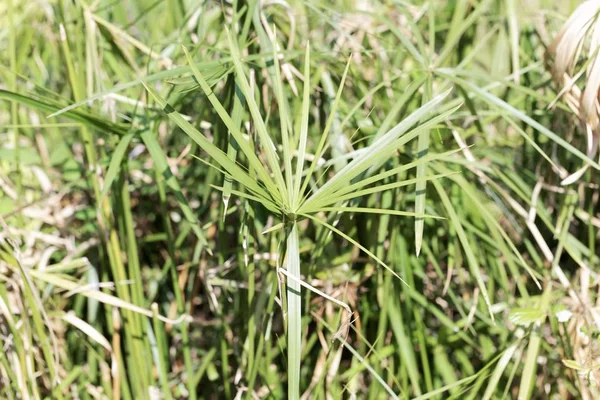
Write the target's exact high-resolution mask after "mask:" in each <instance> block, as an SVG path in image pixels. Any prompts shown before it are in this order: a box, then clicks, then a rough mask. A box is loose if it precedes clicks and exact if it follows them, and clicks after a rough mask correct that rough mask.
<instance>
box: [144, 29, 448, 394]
mask: <svg viewBox="0 0 600 400" xmlns="http://www.w3.org/2000/svg"><path fill="white" fill-rule="evenodd" d="M229 44H230V49H231V53H232V60H233V65H234V72H235V79H236V85H237V86H238V89H239V91H240V93H241V94H242V96H243V98H244V101H245V103H246V106H247V109H248V111H249V113H250V115H251V118H252V122H253V124H254V129H255V131H256V138H257V139H256V141H257V143H256V145H257V147H258V149H259V153H260V155H261V158H262V160H264V163H263V162H262V160H261V159H259V156H257V154H256V151H255V146H254V144H253V143H251V142H250V140H249V137H250V136H249V135H244V134H243V132H242V131H241V128H240V124H238V123H235V122H234V118H233V116H232V115H231V114H230V113H228V111H227V110H226V109H225V107H224V106H223V104H222V103H221V102H220V101H219V99H217V97H216V96H215V94H214V93H213V91H212V89H211V87H210V85H209V84H208V82H207V80H206V78H205V76H203V74H202V73H201V72H200V71H199V70H198V69H197V68H196V67H195V64H194V62H193V60H192V57H191V56H190V54H189V53H188V52H187V50H186V49H185V48H184V49H183V50H184V52H185V54H186V56H187V60H188V63H189V66H190V69H191V71H192V74H193V76H194V78H195V79H196V81H197V83H198V84H199V85H200V88H201V89H202V91H203V92H204V93H205V95H206V96H207V97H208V100H209V101H210V103H211V105H212V107H213V108H214V110H215V111H216V112H217V113H218V115H219V117H220V118H221V120H222V121H223V123H224V124H225V126H226V127H227V129H228V130H229V132H230V135H231V138H232V139H233V140H235V142H236V144H237V146H238V149H239V150H238V154H239V153H241V154H243V156H244V158H245V163H246V164H245V165H242V164H241V163H240V162H241V161H240V158H237V159H236V158H235V156H234V157H232V155H231V154H229V155H228V154H227V153H225V152H223V151H222V150H220V149H219V148H218V147H217V146H215V145H214V144H213V143H212V142H211V141H210V140H209V139H207V138H206V137H205V136H204V135H203V134H202V133H200V132H199V131H198V130H197V129H196V128H195V127H194V126H193V125H192V124H191V123H190V122H188V121H187V120H186V119H185V118H184V117H183V116H182V115H181V114H179V113H178V112H177V111H175V110H174V109H173V108H172V107H171V106H170V105H169V104H168V102H167V101H166V100H165V99H164V98H163V97H161V96H160V95H159V94H158V93H157V92H156V91H155V90H154V89H153V88H152V87H151V86H150V85H149V84H147V83H144V86H145V87H146V90H147V91H148V92H149V93H150V95H151V96H152V97H153V98H154V100H155V101H156V102H157V104H158V105H159V106H160V107H161V108H162V109H163V110H164V111H165V112H166V113H167V115H168V117H169V118H170V119H171V120H172V121H173V122H175V124H176V125H178V126H179V127H180V128H181V129H182V130H183V131H184V132H185V133H186V134H187V135H189V137H190V138H191V139H192V140H194V141H195V142H196V143H197V144H198V145H199V146H200V147H201V148H202V150H204V151H205V152H206V153H207V154H208V155H209V156H210V157H211V158H212V160H213V162H214V163H216V164H217V165H216V166H215V167H216V168H218V169H219V170H220V171H221V172H222V173H223V174H224V175H225V176H226V178H227V180H230V181H232V182H233V183H234V184H235V185H236V186H237V188H236V189H230V190H231V194H233V195H237V196H239V197H240V198H244V199H246V200H248V201H252V202H257V203H260V204H262V205H263V206H264V207H266V208H267V209H268V210H269V211H271V212H272V213H273V215H274V216H275V217H277V218H279V219H280V221H281V223H280V224H279V225H278V226H279V227H281V228H282V229H284V232H285V249H286V256H285V261H284V265H285V268H286V269H287V273H286V275H287V276H291V277H293V279H288V286H287V328H288V329H287V352H288V353H287V357H288V394H289V398H291V399H296V398H298V396H299V393H300V349H301V341H302V336H301V332H302V329H301V315H302V311H301V298H300V291H301V283H300V282H301V275H300V232H299V227H298V223H299V221H300V220H305V219H308V220H310V221H312V222H313V223H314V224H318V225H321V226H323V227H325V228H326V229H328V230H330V231H332V232H333V233H335V234H337V235H340V236H341V237H343V238H344V239H345V240H347V241H348V242H350V243H352V244H353V245H355V246H357V247H359V248H360V249H361V250H362V251H364V252H365V253H366V254H367V255H369V256H370V257H371V258H373V259H374V260H375V261H376V262H377V263H378V264H379V265H380V266H382V267H383V268H386V269H387V270H388V271H389V272H390V273H392V274H394V275H395V276H396V277H397V278H399V279H401V278H400V277H399V276H398V275H397V274H396V272H394V270H393V269H392V268H390V267H389V266H388V265H387V264H386V263H385V262H384V261H383V260H381V259H380V258H378V257H377V256H375V254H373V253H372V252H371V251H369V250H368V249H367V248H365V247H364V246H362V245H361V244H360V243H358V242H357V241H356V240H354V239H352V238H351V237H350V236H348V235H347V234H345V233H344V232H342V231H341V230H340V229H338V228H336V227H335V226H334V225H332V224H330V223H328V222H326V218H323V215H325V214H327V213H344V212H351V213H374V214H389V215H397V216H406V217H416V216H419V217H431V218H438V217H435V216H429V215H423V214H418V215H417V213H415V212H410V211H398V210H389V209H379V208H369V207H359V206H357V205H356V202H354V201H353V200H355V199H358V198H360V197H361V196H365V195H368V194H373V193H378V192H382V191H385V190H390V189H396V188H400V187H403V186H408V185H415V184H416V183H417V182H421V181H428V180H434V179H439V178H441V177H443V176H445V175H446V174H439V175H429V176H423V177H419V178H413V179H406V180H401V181H397V182H393V183H387V184H385V185H383V184H381V182H382V181H383V180H384V179H387V178H389V177H392V176H394V175H397V174H398V173H399V172H401V171H406V170H408V169H410V168H414V167H417V166H419V165H421V164H423V163H427V162H431V161H434V160H436V159H437V158H439V157H441V156H442V155H436V154H429V155H427V156H425V157H421V158H418V159H417V160H416V161H413V162H411V163H409V164H405V165H401V166H399V167H395V168H393V169H389V170H384V172H379V173H376V171H373V172H372V171H371V170H370V169H371V167H373V166H374V165H381V163H382V161H384V160H386V159H389V158H390V157H392V156H393V155H394V153H395V152H396V150H397V149H398V148H400V147H401V146H403V145H405V144H406V143H408V142H409V141H410V140H411V139H414V138H416V137H418V136H419V134H421V133H422V132H425V131H427V130H431V129H433V128H435V127H436V126H438V125H440V124H442V123H443V122H444V121H445V120H447V119H448V117H449V116H450V115H451V114H452V113H453V112H454V111H455V110H456V109H457V108H458V107H453V108H450V109H448V108H445V111H443V112H441V113H439V114H436V110H437V109H440V108H441V109H444V108H443V107H441V103H442V102H443V101H444V99H445V98H446V97H447V96H448V94H449V92H445V93H442V94H439V95H437V96H435V97H433V98H432V100H431V101H429V102H427V103H425V104H424V105H423V106H421V107H420V108H419V109H417V110H416V111H414V112H413V113H412V114H410V115H409V116H408V117H407V118H405V119H404V120H403V121H402V122H400V123H398V124H397V125H396V126H394V127H393V128H391V129H390V130H389V131H387V133H385V134H384V135H381V136H380V137H378V138H377V139H375V140H374V141H373V142H372V143H371V144H370V145H368V146H367V147H366V148H365V149H364V150H363V151H360V152H356V155H355V157H354V158H353V159H352V161H351V162H349V163H348V164H347V165H346V166H345V167H344V168H342V169H341V170H339V171H338V172H337V173H335V174H334V175H333V176H329V175H325V176H327V177H328V179H327V180H326V182H325V183H324V184H322V185H319V184H318V181H319V179H318V177H317V170H319V169H321V166H320V165H319V160H320V159H322V157H323V156H324V153H325V152H326V148H327V145H328V134H329V132H330V127H331V124H332V120H333V118H332V116H333V115H334V114H335V111H336V108H337V105H338V102H339V99H340V95H341V93H342V88H343V86H344V82H345V79H346V76H347V73H348V68H349V64H348V65H347V66H346V69H345V71H344V74H343V76H342V79H341V82H340V86H339V88H338V91H337V94H336V98H335V101H334V103H333V106H332V110H331V114H330V116H329V118H328V121H327V123H326V125H325V128H324V130H323V132H322V133H321V134H320V136H319V137H318V138H317V139H316V140H313V138H312V137H311V138H309V134H308V132H309V116H310V109H311V98H310V91H311V75H310V57H311V56H310V49H309V46H308V45H307V46H306V52H305V60H304V85H303V93H302V106H301V110H300V111H299V112H298V113H297V115H292V113H291V112H290V107H289V105H288V101H287V100H286V97H285V95H284V83H283V79H282V77H281V71H280V66H279V62H278V58H277V57H273V62H274V68H273V73H272V76H271V81H272V82H271V83H272V86H273V89H274V93H275V98H276V100H277V103H278V109H279V121H280V126H279V127H278V130H279V132H278V134H275V133H273V132H270V131H269V129H268V128H267V123H266V122H265V120H264V119H263V116H262V115H261V111H260V107H259V104H257V102H256V100H255V96H254V93H253V89H252V87H251V84H250V81H249V79H248V78H247V75H246V71H245V67H244V64H243V61H242V58H241V56H240V52H239V49H238V47H237V44H236V42H235V40H233V39H232V38H231V36H229ZM273 48H276V46H273ZM298 118H299V119H300V121H299V123H298ZM294 127H299V132H296V134H294V133H293V128H294ZM278 141H279V142H278ZM309 145H311V146H313V147H312V148H311V149H312V150H313V151H312V153H311V154H312V157H311V159H312V161H311V162H310V163H309V162H306V158H307V157H306V155H307V153H308V150H309V149H308V146H309ZM319 175H321V173H319ZM218 189H219V190H224V188H218ZM392 394H393V393H392Z"/></svg>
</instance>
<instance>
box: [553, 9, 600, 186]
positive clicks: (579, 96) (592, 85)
mask: <svg viewBox="0 0 600 400" xmlns="http://www.w3.org/2000/svg"><path fill="white" fill-rule="evenodd" d="M599 13H600V1H598V0H588V1H584V2H583V3H581V4H580V5H579V7H577V9H576V10H575V11H574V12H573V14H572V15H571V16H570V17H569V19H568V20H567V22H566V23H565V24H564V26H563V27H562V29H561V30H560V32H559V33H558V35H557V36H556V38H555V39H554V42H553V43H552V44H551V45H550V47H549V48H548V53H549V54H551V55H553V56H554V64H553V65H552V75H553V78H554V80H555V81H556V82H557V84H558V85H559V86H560V87H561V92H560V94H559V97H560V96H564V98H565V101H566V103H567V105H568V106H569V108H570V109H571V110H572V111H573V113H575V115H577V117H578V118H579V120H580V121H581V123H582V124H583V126H584V128H585V134H586V140H587V146H586V154H587V156H588V157H589V158H593V157H595V156H596V154H597V153H598V146H599V144H600V104H599V103H598V93H599V92H598V91H599V90H600V54H599V52H598V50H599V49H600V20H599V19H598V15H599ZM588 167H589V164H586V165H585V166H584V167H583V168H581V169H580V170H578V171H577V172H575V173H573V174H571V175H569V176H568V177H566V178H565V179H564V180H563V184H565V185H566V184H570V183H573V182H575V181H577V180H578V179H579V178H580V177H581V176H582V175H583V173H584V172H585V171H586V170H587V168H588Z"/></svg>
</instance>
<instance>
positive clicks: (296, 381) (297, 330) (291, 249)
mask: <svg viewBox="0 0 600 400" xmlns="http://www.w3.org/2000/svg"><path fill="white" fill-rule="evenodd" d="M286 267H287V271H288V274H289V275H290V276H292V277H295V278H297V279H298V280H299V279H300V241H299V240H298V225H297V224H296V223H295V222H294V223H293V224H292V228H291V230H290V232H289V234H288V238H287V263H286ZM287 305H288V315H287V316H288V332H287V335H288V399H290V400H297V399H299V397H300V349H301V345H302V336H301V334H302V299H301V297H300V283H299V282H298V281H295V280H291V279H288V282H287Z"/></svg>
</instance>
